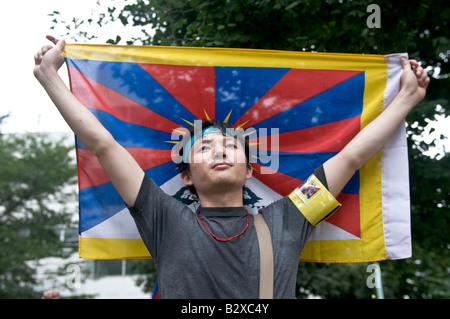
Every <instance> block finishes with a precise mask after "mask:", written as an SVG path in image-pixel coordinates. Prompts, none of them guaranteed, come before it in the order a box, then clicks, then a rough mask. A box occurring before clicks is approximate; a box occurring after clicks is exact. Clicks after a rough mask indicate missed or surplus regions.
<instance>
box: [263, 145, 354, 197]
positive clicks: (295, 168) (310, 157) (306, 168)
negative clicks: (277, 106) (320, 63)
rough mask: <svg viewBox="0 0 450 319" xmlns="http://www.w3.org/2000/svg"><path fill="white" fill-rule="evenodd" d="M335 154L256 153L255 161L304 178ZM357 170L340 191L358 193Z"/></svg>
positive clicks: (289, 174) (298, 177)
mask: <svg viewBox="0 0 450 319" xmlns="http://www.w3.org/2000/svg"><path fill="white" fill-rule="evenodd" d="M334 155H336V153H333V152H314V153H277V152H268V153H267V154H264V153H261V152H260V153H258V160H257V162H258V163H259V164H261V165H264V166H267V167H269V168H271V169H274V170H276V171H278V172H280V173H283V174H285V175H288V176H292V177H294V178H297V179H300V180H302V181H303V180H305V179H307V178H308V177H309V176H310V175H311V174H312V173H313V172H314V170H315V169H316V168H317V167H319V166H320V165H322V164H323V163H325V162H326V161H327V160H328V159H330V158H331V157H333V156H334ZM359 186H360V184H359V171H358V172H357V173H356V174H355V175H354V176H353V177H352V178H351V179H350V181H349V182H348V183H347V185H346V186H345V187H344V189H343V190H342V192H344V193H348V194H359Z"/></svg>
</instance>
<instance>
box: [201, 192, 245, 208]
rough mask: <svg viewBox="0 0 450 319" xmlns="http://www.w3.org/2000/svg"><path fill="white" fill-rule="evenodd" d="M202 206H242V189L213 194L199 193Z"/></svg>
mask: <svg viewBox="0 0 450 319" xmlns="http://www.w3.org/2000/svg"><path fill="white" fill-rule="evenodd" d="M199 199H200V204H201V206H202V207H242V206H244V204H243V199H242V191H240V192H224V193H219V194H217V193H215V194H199Z"/></svg>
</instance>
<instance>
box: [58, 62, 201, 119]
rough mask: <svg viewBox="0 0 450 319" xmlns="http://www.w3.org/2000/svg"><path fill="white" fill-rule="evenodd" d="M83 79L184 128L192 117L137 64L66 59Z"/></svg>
mask: <svg viewBox="0 0 450 319" xmlns="http://www.w3.org/2000/svg"><path fill="white" fill-rule="evenodd" d="M67 61H68V62H67V63H68V64H69V65H71V66H74V67H75V68H77V69H78V70H79V71H80V72H81V73H83V74H84V76H86V77H88V78H91V79H93V80H95V81H96V82H98V83H101V84H102V85H104V86H106V87H108V88H110V89H112V90H114V91H116V92H118V93H120V94H122V95H123V96H125V97H127V98H129V99H131V100H132V101H134V102H136V103H139V104H141V105H142V106H144V107H146V108H148V109H151V110H152V111H154V112H156V113H158V114H160V115H162V116H164V117H165V118H167V119H170V120H172V121H173V122H175V123H177V124H179V125H180V126H185V125H186V122H184V121H183V120H182V118H184V119H187V120H188V121H194V119H195V117H194V115H192V113H191V112H190V111H189V110H188V109H186V108H185V107H184V106H183V105H182V104H181V103H180V102H179V101H178V100H177V99H175V98H174V97H173V96H172V95H171V94H170V93H169V92H167V90H166V89H165V88H164V87H163V86H162V85H161V84H159V82H158V81H156V80H155V79H154V78H153V77H152V76H151V75H150V74H149V73H148V72H147V71H145V70H144V69H143V68H141V66H140V65H139V64H137V63H126V62H107V61H93V60H70V59H67Z"/></svg>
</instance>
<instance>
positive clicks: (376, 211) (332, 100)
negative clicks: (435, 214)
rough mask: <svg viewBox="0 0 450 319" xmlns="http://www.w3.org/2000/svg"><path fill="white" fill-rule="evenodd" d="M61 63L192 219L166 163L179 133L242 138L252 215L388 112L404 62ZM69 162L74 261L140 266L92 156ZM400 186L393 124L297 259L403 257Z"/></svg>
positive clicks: (406, 224)
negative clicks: (210, 131)
mask: <svg viewBox="0 0 450 319" xmlns="http://www.w3.org/2000/svg"><path fill="white" fill-rule="evenodd" d="M65 53H66V61H67V66H68V70H69V77H70V85H71V90H72V92H73V94H74V95H75V96H76V97H77V98H78V99H79V100H80V101H81V102H82V103H83V104H84V105H85V106H86V107H87V108H89V109H90V110H91V112H92V113H93V114H94V115H95V116H96V117H97V118H98V119H99V121H100V122H101V123H102V124H103V125H104V126H105V127H106V129H108V130H109V131H110V132H111V134H112V135H113V136H114V138H115V139H116V140H117V141H118V142H119V143H120V144H121V145H122V146H123V147H125V148H126V149H127V150H128V151H129V152H130V153H131V154H132V156H133V157H134V158H135V159H136V161H137V162H138V163H139V165H140V166H141V167H142V169H143V170H144V171H145V173H146V174H147V175H149V176H150V177H151V178H152V179H153V180H154V181H155V182H156V183H157V184H158V185H159V186H160V187H161V188H162V189H163V190H164V191H165V192H167V193H168V194H169V195H172V196H174V197H175V198H177V199H178V200H180V201H182V202H183V203H185V204H186V205H188V206H190V207H192V209H193V211H195V207H197V206H198V199H197V197H196V196H194V195H193V194H191V193H190V192H189V190H188V189H187V188H186V187H184V185H183V184H182V182H181V179H180V176H179V172H178V170H177V169H176V164H175V163H174V161H172V158H171V152H172V150H173V149H174V146H175V145H176V143H177V142H179V141H180V139H181V137H182V135H181V134H182V132H183V131H184V130H185V128H187V127H189V126H191V125H194V123H195V121H196V120H198V119H216V120H219V121H225V122H227V123H230V124H232V125H233V127H235V128H240V129H242V130H244V131H245V132H246V134H247V135H248V138H249V142H250V144H251V145H252V146H251V147H252V148H253V150H252V151H253V154H254V158H253V163H252V165H253V168H254V172H253V177H252V178H251V179H250V180H249V181H248V182H247V183H246V185H245V188H244V203H245V205H246V207H247V208H248V209H249V211H250V210H251V211H253V212H257V210H258V209H259V208H261V207H264V206H266V205H268V204H270V203H271V202H273V201H274V200H277V199H279V198H281V197H282V196H287V195H289V194H290V193H291V192H292V191H293V190H294V189H295V188H296V187H297V186H299V185H300V184H302V182H303V181H305V179H307V178H308V177H309V176H310V174H312V172H313V171H314V169H315V168H316V167H318V166H320V165H321V164H323V163H324V162H325V161H326V160H327V159H329V158H331V157H332V156H334V155H335V154H337V153H338V152H339V151H340V150H341V149H342V148H343V147H344V146H345V145H346V144H347V143H348V142H349V141H350V140H351V139H352V138H353V137H354V136H355V135H356V134H357V133H358V132H359V131H360V130H361V129H362V128H364V126H366V125H367V124H368V123H369V122H370V121H372V120H373V119H374V118H375V117H376V116H377V115H379V114H380V113H381V112H382V110H383V108H385V107H386V106H387V105H389V103H390V102H391V101H392V99H393V98H394V96H395V95H396V93H397V92H398V90H399V86H400V76H401V74H402V68H401V66H400V63H399V60H400V58H401V57H406V55H405V54H395V55H389V56H380V55H356V54H333V53H303V52H285V51H269V50H246V49H220V48H179V47H160V46H111V45H77V44H70V45H67V46H66V49H65ZM76 152H77V163H78V177H79V204H80V218H79V252H80V257H83V258H92V259H119V258H120V259H122V258H148V257H150V256H149V253H148V251H147V249H146V248H145V246H144V244H143V242H142V240H141V239H140V236H139V233H138V230H137V228H136V226H135V224H134V221H133V219H132V217H131V216H130V214H129V212H128V210H127V208H126V207H125V204H124V202H123V201H122V199H121V198H120V196H119V195H118V193H117V192H116V191H115V189H114V187H113V186H112V184H111V183H110V181H109V179H108V177H107V175H106V174H105V172H104V171H103V169H102V168H101V167H100V165H99V162H98V161H97V159H96V157H95V156H93V154H92V153H91V152H90V151H89V150H87V149H86V148H85V146H84V145H83V144H82V143H81V142H80V141H79V140H78V139H77V141H76ZM408 186H409V180H408V157H407V147H406V135H405V128H404V126H403V127H400V128H399V129H398V131H397V132H396V134H395V135H394V136H393V137H392V138H391V139H390V140H389V142H388V143H387V144H386V145H385V146H384V148H383V149H382V150H381V151H380V152H378V153H377V154H376V155H375V156H374V157H373V158H372V159H371V160H370V161H369V162H368V163H367V164H366V165H364V166H363V167H362V168H361V169H360V170H359V171H358V172H357V173H356V174H355V175H354V176H353V178H352V179H351V180H350V182H349V183H348V184H347V186H346V187H345V188H344V189H343V191H342V193H341V194H340V195H339V196H338V198H337V200H338V201H339V202H340V203H341V204H342V207H341V208H340V209H339V210H338V211H337V212H336V213H335V214H334V215H333V216H331V217H330V218H329V219H327V220H326V221H324V222H322V223H320V224H319V225H318V226H317V227H316V229H315V230H314V232H313V233H312V235H311V237H310V238H309V241H308V242H307V244H306V246H305V249H304V251H303V253H302V256H301V260H303V261H314V262H364V261H374V260H383V259H400V258H407V257H410V256H411V240H410V210H409V209H410V207H409V187H408ZM317 191H318V189H316V188H314V187H310V188H309V189H308V190H307V191H306V193H305V196H314V194H315V193H316V192H317Z"/></svg>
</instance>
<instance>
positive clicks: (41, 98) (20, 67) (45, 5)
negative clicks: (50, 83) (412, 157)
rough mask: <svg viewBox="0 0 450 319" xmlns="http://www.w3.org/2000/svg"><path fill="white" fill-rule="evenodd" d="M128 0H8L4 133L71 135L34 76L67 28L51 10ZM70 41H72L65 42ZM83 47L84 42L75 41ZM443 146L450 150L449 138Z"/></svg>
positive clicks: (102, 38) (104, 36)
mask: <svg viewBox="0 0 450 319" xmlns="http://www.w3.org/2000/svg"><path fill="white" fill-rule="evenodd" d="M125 2H126V0H101V3H102V4H103V5H104V7H103V8H101V7H99V6H98V5H97V0H78V1H67V0H63V1H62V0H40V1H36V0H21V1H12V0H6V1H3V2H2V10H0V30H1V41H2V49H1V50H0V70H2V76H0V115H5V114H9V118H7V119H6V120H5V121H4V122H3V124H2V126H1V131H2V132H3V133H23V132H63V133H68V132H70V129H69V127H68V126H67V124H66V123H65V122H64V121H63V119H62V118H61V116H60V115H59V113H58V111H57V110H56V108H55V107H54V106H53V103H52V102H51V100H50V99H49V97H48V96H47V94H46V93H45V91H44V89H43V88H42V87H41V86H40V84H39V83H38V81H37V80H36V79H35V78H34V76H33V72H32V71H33V66H34V59H33V56H34V54H35V53H36V52H37V51H38V50H39V49H40V48H41V47H42V46H43V45H44V44H47V42H48V41H47V40H46V39H45V36H46V35H47V34H51V35H55V36H60V35H61V34H65V33H66V30H65V26H64V25H62V24H59V25H57V26H56V28H55V30H52V29H50V27H51V26H52V25H54V24H52V22H51V20H52V19H53V17H51V16H49V14H50V13H52V12H53V11H59V12H60V13H61V15H60V16H59V19H60V20H64V19H66V20H71V19H72V18H73V17H78V18H80V19H87V18H89V17H91V16H92V14H94V16H95V14H96V13H97V14H98V13H99V12H106V6H108V4H109V5H111V4H114V5H115V6H117V7H121V6H122V5H123V4H124V3H125ZM137 32H139V30H137V29H136V28H133V27H131V26H128V27H126V28H125V27H123V26H122V25H121V23H120V22H117V23H116V24H112V23H109V24H107V25H106V26H103V27H102V28H101V29H100V28H99V27H97V26H96V25H95V24H93V25H92V26H91V27H89V34H95V35H97V36H98V38H97V39H93V40H90V41H89V42H90V43H98V44H104V43H105V42H106V41H107V40H108V39H109V38H114V37H115V35H117V34H120V35H121V36H122V39H123V40H122V41H123V43H124V42H125V41H126V40H127V39H131V37H132V36H133V34H136V33H137ZM67 41H68V42H73V41H74V40H73V39H72V40H71V39H68V40H67ZM78 42H82V43H86V42H87V40H81V39H79V41H78ZM60 75H61V77H62V78H63V79H64V80H65V82H66V84H68V77H67V69H66V67H65V66H63V67H61V69H60ZM438 119H439V122H438V124H436V123H431V124H430V127H428V128H427V130H428V131H429V130H430V128H431V126H436V128H437V129H436V131H434V132H433V134H434V135H430V136H426V137H425V139H426V140H430V139H433V137H434V136H439V135H440V134H443V135H444V136H449V137H450V132H449V130H448V127H450V117H447V118H444V117H443V116H441V117H439V118H438ZM443 145H445V147H446V150H447V152H448V151H449V150H450V139H447V140H446V141H445V142H444V143H443Z"/></svg>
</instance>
